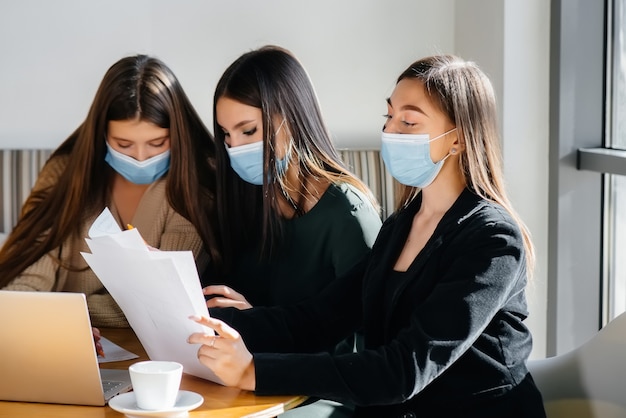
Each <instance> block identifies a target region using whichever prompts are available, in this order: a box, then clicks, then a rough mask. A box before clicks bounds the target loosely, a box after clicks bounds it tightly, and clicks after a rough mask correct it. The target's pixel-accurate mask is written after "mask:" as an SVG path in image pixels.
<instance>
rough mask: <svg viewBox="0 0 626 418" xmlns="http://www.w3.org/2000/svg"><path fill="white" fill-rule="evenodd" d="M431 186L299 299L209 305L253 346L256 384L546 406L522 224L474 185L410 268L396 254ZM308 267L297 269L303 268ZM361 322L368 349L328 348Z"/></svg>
mask: <svg viewBox="0 0 626 418" xmlns="http://www.w3.org/2000/svg"><path fill="white" fill-rule="evenodd" d="M420 205H421V195H418V197H416V199H415V200H414V201H413V202H411V204H410V205H409V206H408V207H407V208H405V209H403V210H401V211H399V212H397V213H395V214H394V215H392V216H391V217H389V219H387V221H385V223H384V225H383V227H382V229H381V231H380V233H379V235H378V238H377V240H376V243H375V244H374V247H373V248H372V251H371V254H370V255H369V257H367V259H365V260H363V262H362V263H360V264H359V265H358V266H357V267H355V268H354V269H353V270H352V271H351V272H350V273H349V274H348V275H346V276H345V277H343V278H342V279H341V280H336V281H335V282H334V283H333V284H331V285H330V286H329V287H328V288H326V289H325V290H324V291H323V292H322V293H321V294H319V295H318V296H315V297H313V298H311V299H309V300H308V301H306V302H305V303H301V304H299V305H295V306H291V307H275V308H254V309H251V310H247V311H237V310H234V309H220V310H211V314H212V315H213V316H216V317H220V318H222V319H224V320H225V321H226V322H229V323H231V324H232V325H233V326H234V328H235V329H237V330H239V331H240V332H241V334H242V336H243V339H244V341H245V343H246V345H247V347H248V348H249V349H250V350H251V352H252V353H253V355H254V364H255V370H256V384H257V388H256V391H257V394H267V395H270V394H272V395H273V394H302V395H308V396H314V397H320V398H325V399H332V400H336V401H339V402H346V403H352V404H355V405H357V410H356V412H355V416H359V417H370V416H371V417H395V416H397V417H411V416H445V417H453V416H463V417H471V416H477V417H478V416H480V417H485V416H507V417H517V416H519V417H543V416H545V414H544V412H543V405H542V401H541V396H540V394H539V392H538V390H537V389H536V387H535V385H534V383H533V381H532V378H531V377H530V375H529V374H528V370H527V369H526V365H525V361H526V360H527V358H528V355H529V353H530V351H531V345H532V341H531V336H530V332H529V331H528V329H527V328H526V326H525V325H523V323H522V321H523V320H524V319H525V318H526V316H527V314H528V313H527V308H526V300H525V295H524V288H525V286H526V281H527V274H526V264H525V258H524V257H525V253H524V246H523V239H522V235H521V232H520V229H519V227H518V226H517V224H516V223H515V222H514V221H513V219H512V218H511V216H510V215H509V214H508V212H506V211H505V210H504V209H503V208H502V207H500V206H499V205H496V204H493V203H491V202H488V201H485V200H483V199H482V198H480V197H478V196H476V195H475V194H473V193H472V192H470V191H469V190H465V191H464V192H463V193H462V194H461V196H460V197H459V198H458V199H457V201H456V202H455V203H454V205H453V206H452V207H451V208H450V210H449V211H448V212H447V213H446V214H445V215H444V217H443V219H442V220H441V221H440V223H439V225H438V226H437V228H436V230H435V232H434V233H433V236H432V237H431V238H430V240H429V241H428V242H427V244H426V246H425V247H424V249H423V250H422V251H421V252H420V253H419V255H418V256H417V257H416V258H415V260H414V261H413V263H412V265H411V266H410V267H409V269H408V270H407V271H406V272H402V273H400V272H394V271H393V265H394V263H395V261H396V259H397V257H398V256H399V254H400V251H401V250H402V248H403V246H404V243H405V241H406V239H407V236H408V233H409V230H410V228H411V222H412V221H413V217H414V215H415V214H416V213H417V211H418V210H419V208H420ZM296 274H298V273H297V271H294V275H296ZM360 328H362V331H363V334H364V336H365V350H363V351H361V352H358V353H351V354H345V355H332V354H330V353H329V352H328V350H329V349H330V348H331V347H332V346H333V345H334V344H335V343H336V342H337V341H339V340H340V339H341V338H343V337H345V336H346V335H347V334H348V333H350V332H353V331H355V330H357V329H360Z"/></svg>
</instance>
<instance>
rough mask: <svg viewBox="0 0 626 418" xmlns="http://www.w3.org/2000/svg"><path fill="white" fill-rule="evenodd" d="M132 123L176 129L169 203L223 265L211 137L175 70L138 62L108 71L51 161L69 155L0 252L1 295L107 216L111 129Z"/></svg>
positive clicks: (31, 198)
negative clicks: (91, 221)
mask: <svg viewBox="0 0 626 418" xmlns="http://www.w3.org/2000/svg"><path fill="white" fill-rule="evenodd" d="M131 119H136V120H144V121H148V122H151V123H154V124H155V125H157V126H159V127H161V128H168V129H169V130H170V149H171V159H170V168H169V174H168V175H167V192H166V194H167V199H168V202H169V204H170V205H171V206H172V208H173V209H174V210H175V211H176V212H178V213H179V214H180V215H182V216H183V217H185V218H186V219H188V220H189V221H190V222H191V223H192V224H193V225H194V226H195V227H196V229H197V231H198V233H199V234H200V236H201V238H202V241H203V243H204V245H205V248H206V250H207V252H208V253H209V254H210V256H211V258H212V259H213V261H214V262H218V261H219V258H220V255H219V252H218V250H217V245H216V243H217V239H216V233H217V232H218V231H217V229H216V227H215V221H214V219H215V218H216V215H215V187H216V184H215V165H214V164H215V148H214V142H213V138H212V136H211V134H210V133H209V131H208V130H207V128H206V126H205V125H204V124H203V122H202V120H201V119H200V117H199V116H198V114H197V113H196V111H195V109H194V108H193V106H192V105H191V103H190V101H189V99H188V98H187V95H186V94H185V92H184V91H183V89H182V87H181V85H180V83H179V82H178V80H177V78H176V77H175V76H174V74H173V73H172V71H171V70H170V69H169V68H168V67H167V66H166V65H165V64H164V63H163V62H162V61H160V60H159V59H156V58H153V57H149V56H146V55H136V56H129V57H125V58H122V59H121V60H119V61H118V62H116V63H115V64H113V65H112V66H111V67H110V68H109V69H108V71H107V72H106V74H105V75H104V78H103V79H102V81H101V83H100V86H99V87H98V90H97V92H96V95H95V98H94V100H93V103H92V104H91V107H90V109H89V112H88V114H87V117H86V119H85V121H84V122H83V123H82V124H81V125H80V126H79V127H78V128H77V129H76V130H75V131H74V132H73V133H72V134H71V135H70V136H69V138H67V139H66V140H65V141H64V142H63V143H62V144H61V145H60V146H59V147H58V148H57V149H56V150H55V151H54V152H53V154H52V156H51V157H50V159H52V158H55V157H59V156H64V155H65V156H67V157H68V158H67V166H66V167H65V169H64V171H63V172H62V173H61V174H60V177H59V179H58V181H57V182H56V183H55V184H53V185H52V186H50V187H48V188H46V189H43V190H39V191H36V192H33V193H31V195H30V196H29V197H28V199H27V201H26V202H25V204H24V206H23V208H22V213H21V215H20V219H19V221H18V223H17V225H16V226H15V227H14V228H13V230H12V232H11V233H10V235H9V236H8V238H7V241H6V242H5V244H4V246H3V247H2V250H1V251H0V288H1V287H3V286H5V285H7V284H8V283H9V282H10V281H11V280H12V279H14V278H15V277H17V276H18V275H19V274H20V273H21V272H22V271H24V269H26V268H27V267H28V266H30V265H31V264H33V263H34V262H36V261H37V260H38V259H39V258H41V257H42V256H44V255H45V254H46V253H48V252H50V251H51V250H53V249H55V248H58V247H59V246H60V245H62V243H63V242H64V241H65V240H66V239H68V238H69V237H70V236H72V235H73V234H77V233H78V231H79V228H80V226H81V223H82V222H83V221H84V220H85V219H87V218H89V217H92V216H94V215H95V214H97V212H98V211H101V210H102V208H103V207H104V205H105V202H106V198H107V195H108V193H109V188H110V182H111V179H112V173H113V172H112V169H111V168H110V167H109V166H108V165H107V164H106V163H105V160H104V157H105V153H106V147H105V138H106V129H107V124H108V122H109V121H111V120H131ZM63 267H66V268H72V266H63Z"/></svg>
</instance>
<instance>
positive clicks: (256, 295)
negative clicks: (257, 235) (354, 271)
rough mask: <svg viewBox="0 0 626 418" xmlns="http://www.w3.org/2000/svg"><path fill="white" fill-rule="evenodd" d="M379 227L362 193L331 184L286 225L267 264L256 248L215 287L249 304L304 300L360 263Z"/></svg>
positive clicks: (260, 304)
mask: <svg viewBox="0 0 626 418" xmlns="http://www.w3.org/2000/svg"><path fill="white" fill-rule="evenodd" d="M380 226H381V220H380V215H379V214H378V213H377V211H376V209H375V208H374V206H373V205H372V203H371V202H370V201H369V200H368V199H367V197H365V196H364V195H363V194H362V193H361V192H360V191H358V190H357V189H355V188H354V187H352V186H350V185H347V184H339V185H331V186H330V187H329V188H328V189H327V190H326V192H325V193H324V194H323V195H322V197H321V198H320V200H319V201H318V202H317V204H316V205H315V206H314V207H313V208H312V209H311V210H310V211H309V212H307V213H306V214H304V215H303V216H301V217H298V218H294V219H291V220H286V221H284V229H283V231H284V239H283V241H282V243H283V245H282V246H281V247H280V248H279V250H278V251H277V252H276V254H275V255H274V257H273V258H272V259H271V260H270V261H260V260H259V256H258V254H259V245H256V246H255V247H254V248H251V249H250V250H249V251H245V252H243V253H242V254H240V255H238V257H237V261H236V263H235V266H234V271H233V273H232V274H231V275H229V276H227V277H222V279H223V280H220V278H216V280H214V284H226V285H228V286H230V287H232V288H233V289H234V290H236V291H237V292H239V293H241V294H243V295H244V297H245V298H246V299H247V300H248V302H250V303H251V304H252V306H272V305H289V304H292V303H294V302H299V301H302V300H304V299H306V298H307V297H310V296H313V295H316V294H317V293H319V292H320V290H321V289H323V288H324V287H325V286H326V285H327V284H329V283H330V282H332V281H333V280H335V278H337V277H341V276H342V275H344V274H346V273H347V272H348V271H349V270H350V268H352V267H353V266H354V265H355V264H356V263H357V262H358V261H359V260H361V259H362V258H363V257H364V256H365V255H366V254H367V253H368V252H369V249H370V248H371V247H372V245H373V243H374V240H375V239H376V236H377V235H378V231H379V229H380ZM257 244H258V243H257Z"/></svg>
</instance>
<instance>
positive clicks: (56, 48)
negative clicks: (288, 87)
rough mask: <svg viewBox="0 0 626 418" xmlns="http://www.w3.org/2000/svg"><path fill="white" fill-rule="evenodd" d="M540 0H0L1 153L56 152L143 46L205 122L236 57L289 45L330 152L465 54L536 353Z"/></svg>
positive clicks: (541, 215)
mask: <svg viewBox="0 0 626 418" xmlns="http://www.w3.org/2000/svg"><path fill="white" fill-rule="evenodd" d="M549 3H550V2H546V1H545V0H507V1H506V2H504V1H502V0H472V1H467V0H458V1H455V0H438V1H431V0H385V1H382V0H350V1H334V0H315V1H309V2H306V3H305V2H303V1H292V0H262V1H259V0H232V1H212V0H185V1H182V2H178V1H173V0H133V1H126V0H110V1H108V2H105V3H98V2H88V1H84V0H55V1H54V2H51V1H46V0H3V1H2V2H0V147H1V148H26V147H32V148H54V147H56V146H57V145H58V144H59V143H60V142H61V141H62V140H63V139H65V138H66V137H67V136H68V135H69V133H70V132H71V131H72V130H73V129H74V128H75V127H76V126H77V125H78V124H79V123H80V122H81V121H82V119H83V118H84V117H85V114H86V112H87V108H88V106H89V104H90V102H91V100H92V98H93V95H94V94H95V90H96V88H97V85H98V83H99V82H100V80H101V78H102V76H103V74H104V72H105V71H106V69H107V68H108V67H109V66H110V65H111V64H112V63H113V62H114V61H116V60H117V59H119V58H121V57H122V56H125V55H129V54H135V53H149V54H153V55H156V56H158V57H160V58H162V59H163V60H164V61H165V62H166V63H167V64H168V65H169V66H170V67H171V68H172V69H173V70H174V72H175V73H176V74H177V75H178V77H179V79H180V81H181V83H182V85H183V87H184V88H185V90H186V91H187V93H188V95H189V96H190V98H191V100H192V102H193V104H194V105H195V106H196V107H197V109H198V111H199V113H200V114H201V115H202V117H203V118H204V120H205V122H206V123H207V125H208V126H209V127H211V126H212V121H211V103H212V93H213V89H214V87H215V84H216V82H217V79H218V78H219V76H220V74H221V73H222V71H223V70H224V69H225V68H226V66H227V65H228V64H229V63H230V62H232V60H234V59H235V58H236V57H237V56H239V55H240V54H241V53H243V52H245V51H247V50H250V49H252V48H256V47H258V46H261V45H263V44H266V43H275V44H279V45H282V46H284V47H287V48H289V49H291V50H292V51H293V52H294V53H295V54H296V55H297V56H298V57H299V58H300V60H301V61H302V62H303V64H304V65H305V67H306V68H307V69H308V71H309V74H310V76H311V78H312V80H313V83H314V84H315V86H316V89H317V93H318V96H319V99H320V102H321V104H322V110H323V112H324V114H325V116H326V120H327V122H328V125H329V127H330V129H331V131H332V132H333V133H334V135H335V138H336V142H337V145H338V146H339V147H360V148H363V147H367V148H377V147H378V145H379V132H380V129H381V127H382V122H383V119H382V118H381V117H380V115H382V114H383V113H384V112H385V110H386V108H385V104H384V99H385V98H386V97H387V96H388V95H389V94H390V93H391V90H392V88H393V85H394V81H395V77H396V76H397V75H398V74H399V73H400V72H401V71H402V70H403V69H404V68H405V67H406V66H408V65H409V64H410V63H411V62H413V61H414V60H415V59H417V58H419V57H421V56H425V55H430V54H432V53H438V52H452V53H458V54H459V55H461V56H462V57H464V58H467V59H472V60H475V61H476V62H477V63H478V64H479V65H480V66H481V67H482V68H483V69H484V70H485V71H486V72H487V74H489V76H490V77H491V79H492V82H493V84H494V87H495V88H496V93H497V97H498V102H499V107H500V110H501V126H502V133H503V146H504V160H505V161H504V162H505V174H506V177H507V181H508V183H509V190H510V193H511V198H512V200H513V203H514V205H515V206H516V208H517V209H518V211H519V212H520V214H521V216H522V218H523V219H524V220H525V221H526V222H527V223H528V226H529V228H530V230H531V233H532V234H533V237H534V242H535V245H536V247H537V255H538V263H537V270H536V273H535V280H534V282H533V284H532V285H531V287H530V288H529V291H528V295H529V304H530V309H531V316H530V317H529V319H528V324H529V326H530V328H531V331H532V332H533V334H534V339H535V347H534V350H533V357H543V356H544V355H545V340H546V338H545V333H546V331H545V330H546V326H545V324H546V314H545V311H546V303H547V302H546V282H547V278H546V264H547V261H546V258H547V256H546V255H547V236H546V235H547V226H546V225H547V204H548V203H547V202H548V199H547V172H548V168H547V167H548V166H547V164H548V88H547V83H548V54H549V51H548V45H549V11H550V10H549Z"/></svg>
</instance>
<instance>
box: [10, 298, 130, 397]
mask: <svg viewBox="0 0 626 418" xmlns="http://www.w3.org/2000/svg"><path fill="white" fill-rule="evenodd" d="M0 376H1V377H0V400H5V401H22V402H45V403H61V404H74V405H100V406H101V405H105V404H106V403H107V401H108V400H109V399H110V398H112V397H113V396H115V395H117V394H119V393H122V392H128V391H129V390H130V389H131V384H130V376H129V374H128V370H111V369H102V370H101V369H100V368H99V365H98V359H97V355H96V351H95V346H94V341H93V334H92V330H91V322H90V320H89V312H88V310H87V301H86V299H85V295H84V294H82V293H65V292H18V291H6V290H5V291H1V290H0Z"/></svg>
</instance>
